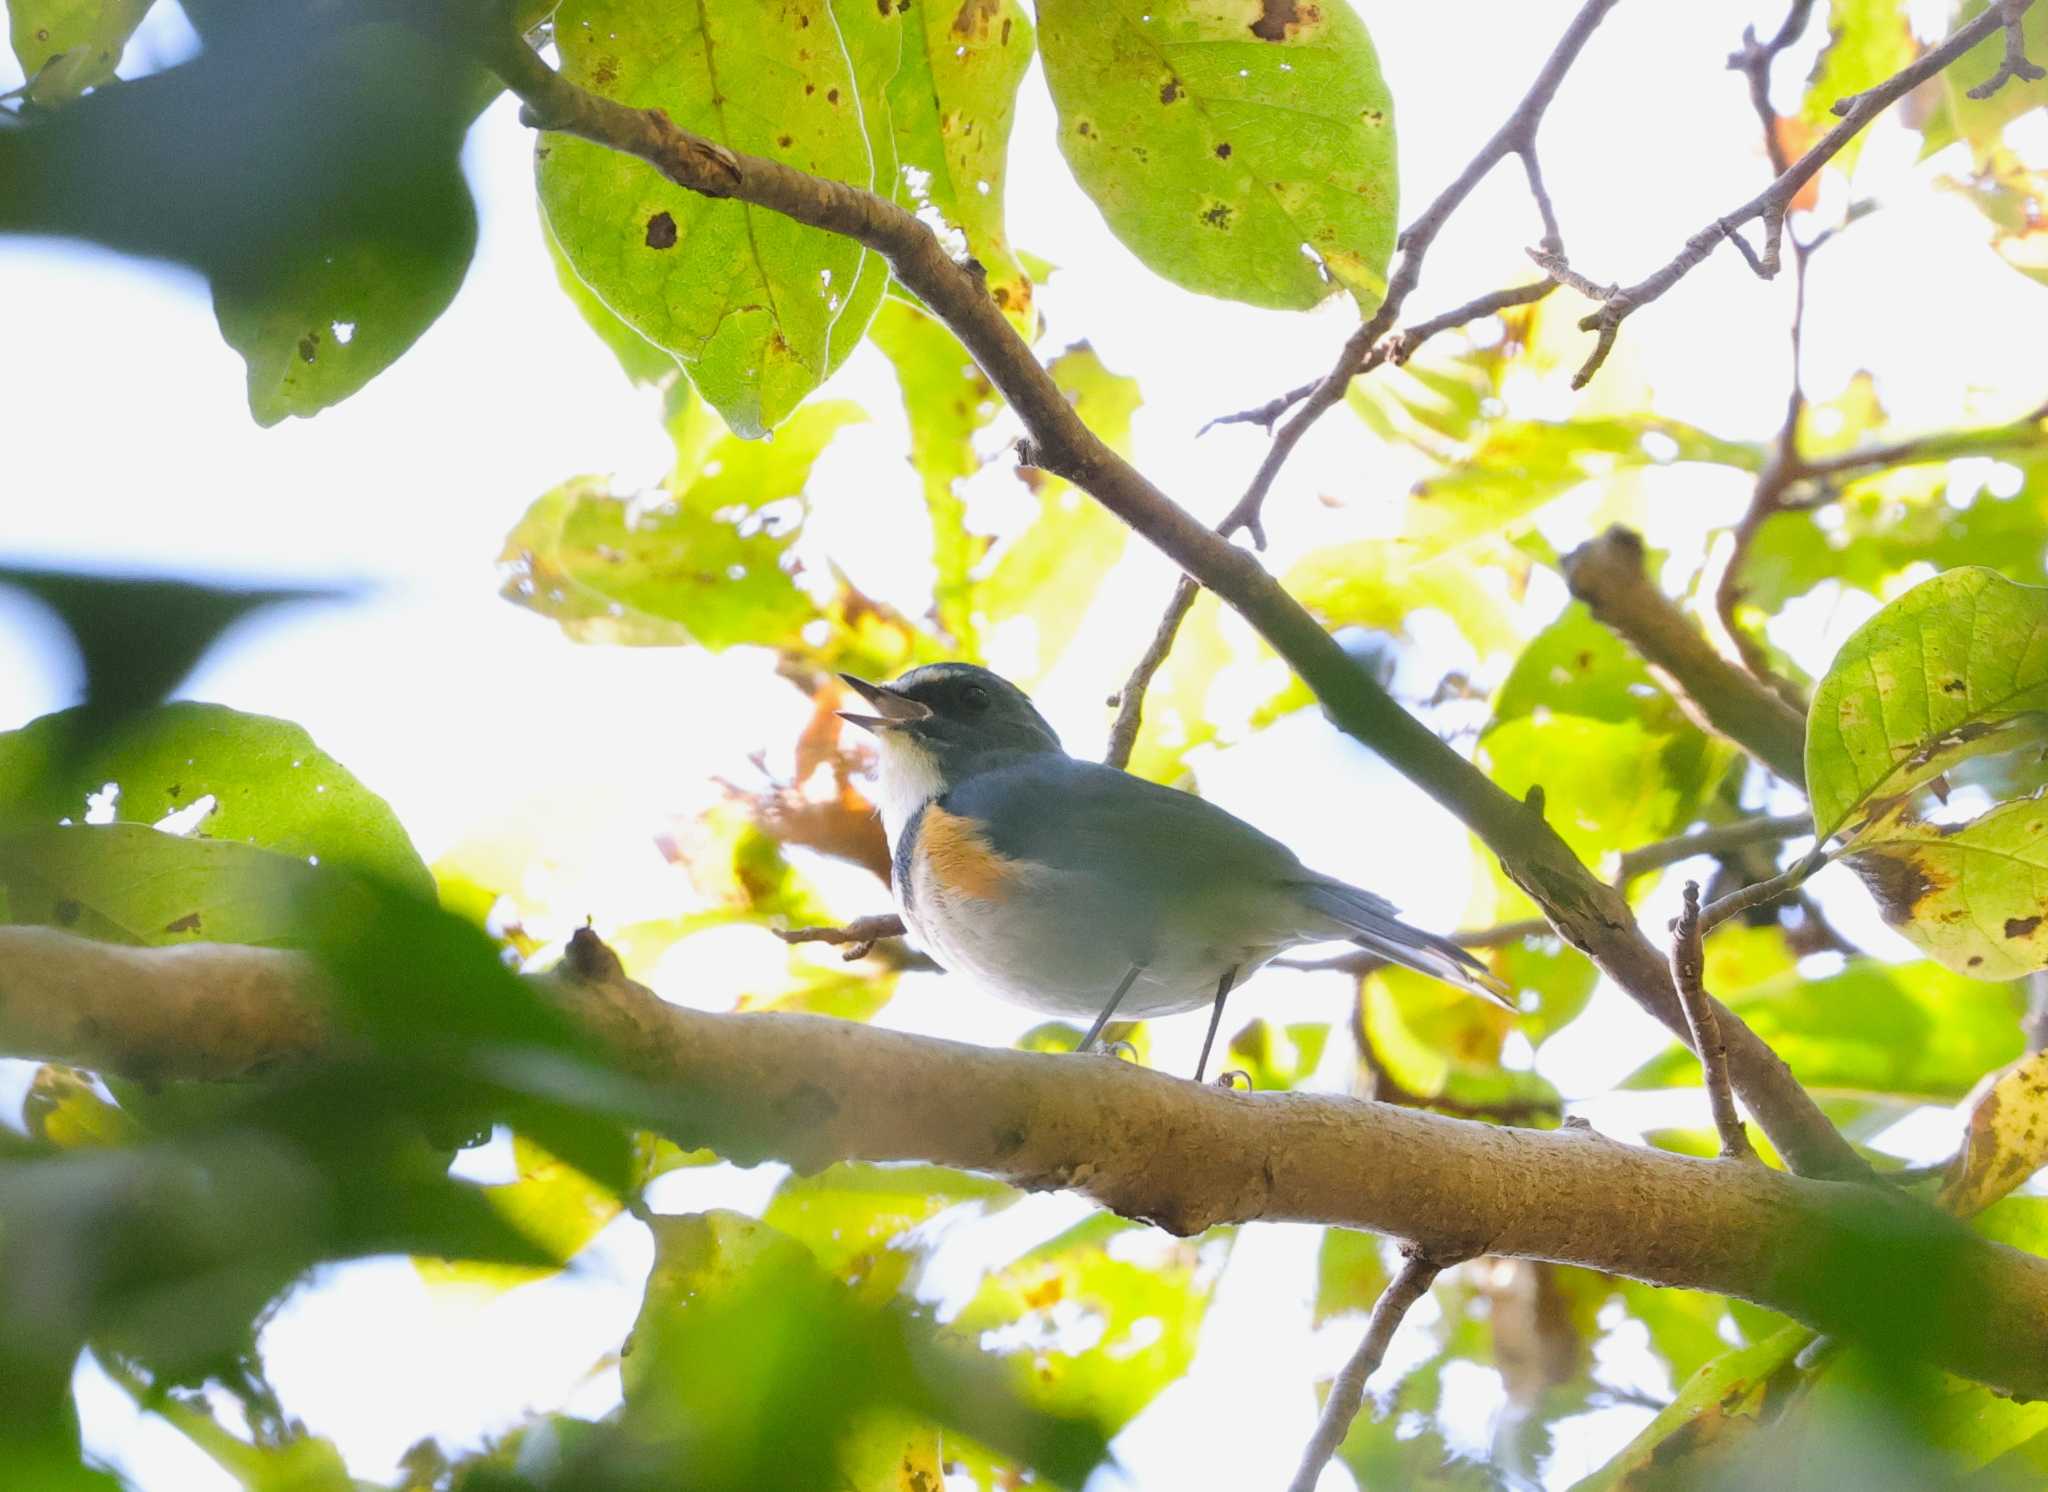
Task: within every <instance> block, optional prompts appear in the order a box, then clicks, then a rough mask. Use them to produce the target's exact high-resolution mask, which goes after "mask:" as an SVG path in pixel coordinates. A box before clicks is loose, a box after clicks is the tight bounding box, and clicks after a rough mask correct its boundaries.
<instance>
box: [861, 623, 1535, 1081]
mask: <svg viewBox="0 0 2048 1492" xmlns="http://www.w3.org/2000/svg"><path fill="white" fill-rule="evenodd" d="M841 677H843V678H844V679H845V680H846V682H847V684H848V685H849V686H851V687H852V688H853V689H854V690H856V691H857V692H858V693H859V694H860V695H861V697H862V698H864V699H865V700H866V701H867V702H868V705H869V707H870V708H871V709H872V710H873V711H874V713H873V714H856V713H853V712H841V713H842V716H843V718H845V719H846V720H848V721H851V722H852V723H853V724H855V725H859V726H863V727H865V728H866V729H868V730H870V731H872V732H873V733H874V735H875V738H876V741H877V742H878V743H879V749H880V757H881V769H880V782H879V788H878V792H877V795H876V797H877V803H878V806H879V807H880V810H881V815H882V826H883V829H884V830H885V832H886V833H887V835H888V838H889V849H890V854H891V856H892V860H893V865H894V875H893V880H894V884H895V894H896V904H897V906H898V908H899V909H900V910H901V912H902V914H903V921H904V923H905V925H906V926H907V927H908V928H909V929H910V931H911V933H912V934H913V935H914V936H915V937H916V938H917V940H918V942H919V943H920V944H921V945H922V946H923V947H924V948H925V949H926V950H927V951H928V952H929V953H930V954H931V955H932V956H933V957H934V958H935V959H937V960H938V962H939V963H940V964H942V965H944V966H945V967H946V968H948V969H955V970H963V971H965V972H967V973H969V974H972V975H974V976H975V977H976V978H978V979H979V980H980V981H981V982H982V983H984V984H986V985H988V986H989V988H990V989H992V990H994V991H995V992H997V993H998V994H1001V995H1003V996H1005V997H1007V998H1009V999H1011V1000H1013V1001H1015V1002H1016V1003H1018V1004H1020V1005H1025V1006H1028V1007H1030V1008H1031V1009H1034V1010H1041V1011H1046V1012H1049V1013H1051V1014H1054V1015H1058V1016H1064V1017H1069V1018H1073V1017H1080V1018H1092V1020H1093V1021H1094V1024H1093V1025H1092V1026H1091V1027H1090V1028H1089V1031H1088V1034H1087V1036H1086V1037H1085V1038H1084V1040H1083V1041H1082V1048H1083V1049H1084V1050H1085V1049H1087V1048H1088V1047H1089V1046H1092V1045H1093V1044H1094V1041H1095V1038H1096V1037H1097V1036H1099V1035H1100V1034H1101V1032H1102V1028H1103V1027H1104V1026H1105V1025H1107V1024H1108V1022H1109V1020H1110V1018H1111V1017H1112V1016H1114V1015H1115V1014H1116V1013H1117V1012H1118V1011H1120V1010H1121V1011H1123V1012H1124V1013H1125V1015H1126V1016H1129V1017H1143V1016H1158V1015H1172V1014H1176V1013H1178V1012H1180V1011H1184V1010H1193V1009H1195V1008H1196V1007H1198V1006H1200V1005H1202V1004H1204V1003H1209V1004H1210V1006H1211V1011H1210V1016H1209V1033H1208V1036H1207V1038H1206V1039H1205V1040H1204V1041H1203V1043H1202V1056H1201V1061H1200V1063H1199V1064H1198V1065H1197V1067H1196V1069H1195V1077H1196V1080H1197V1081H1200V1079H1201V1076H1202V1073H1203V1071H1204V1069H1206V1068H1207V1066H1208V1060H1209V1049H1210V1047H1211V1046H1212V1045H1213V1044H1214V1043H1215V1040H1216V1028H1217V1026H1218V1024H1219V1023H1220V1022H1221V1020H1222V1018H1223V1002H1224V998H1225V997H1226V996H1227V995H1228V994H1229V993H1230V990H1231V987H1232V986H1233V985H1234V984H1236V983H1238V982H1239V981H1241V980H1243V979H1245V978H1247V977H1249V976H1250V975H1251V974H1252V973H1253V972H1254V971H1256V970H1257V969H1258V968H1260V967H1261V966H1262V965H1263V964H1265V963H1266V962H1267V961H1268V960H1269V959H1271V958H1273V957H1274V956H1276V955H1277V954H1279V953H1281V952H1283V951H1284V950H1286V949H1288V948H1291V947H1293V946H1295V945H1297V944H1300V943H1317V942H1328V941H1331V940H1335V939H1348V940H1349V941H1351V942H1354V943H1357V944H1358V945H1360V946H1361V947H1363V948H1367V949H1370V950H1371V951H1372V952H1374V953H1376V954H1378V955H1379V956H1380V957H1382V958H1385V959H1387V960H1388V961H1389V962H1391V963H1397V964H1401V965H1404V966H1406V967H1407V968H1410V969H1415V970H1418V971H1419V972H1421V973H1424V974H1428V975H1431V976H1433V977H1435V978H1437V979H1441V980H1443V981H1444V982H1445V983H1446V984H1450V985H1454V986H1456V987H1457V988H1459V989H1461V990H1466V991H1469V992H1470V993H1472V994H1475V995H1482V996H1484V997H1486V998H1487V999H1490V1000H1494V1001H1497V1002H1498V1003H1500V1004H1502V1005H1507V1004H1508V1002H1507V1000H1506V999H1505V998H1503V996H1504V994H1505V989H1506V987H1505V986H1504V985H1502V984H1501V983H1500V981H1499V980H1497V979H1495V978H1494V977H1493V976H1492V975H1491V974H1490V973H1489V972H1488V971H1487V970H1486V968H1485V966H1484V965H1482V964H1480V963H1479V962H1478V960H1476V959H1474V958H1473V957H1472V956H1471V955H1470V954H1468V953H1467V952H1465V950H1464V949H1462V948H1460V947H1458V946H1457V944H1455V943H1453V942H1451V941H1450V940H1449V939H1447V938H1441V937H1438V936H1437V935H1436V934H1434V933H1428V932H1423V931H1421V930H1420V929H1419V928H1414V927H1410V926H1409V925H1408V924H1407V923H1405V922H1402V921H1401V920H1400V919H1399V918H1398V917H1397V916H1396V915H1395V909H1394V907H1393V905H1392V904H1391V903H1389V902H1388V901H1386V900H1385V899H1384V898H1383V897H1379V896H1375V895H1374V894H1373V893H1372V892H1370V891H1362V890H1360V889H1359V888H1358V887H1356V886H1352V885H1348V884H1346V883H1345V882H1343V881H1340V880H1338V879H1336V878H1335V877H1333V876H1326V875H1318V874H1317V873H1316V872H1315V871H1312V870H1310V869H1309V868H1308V867H1307V866H1305V865H1303V864H1302V863H1301V861H1300V860H1298V859H1297V858H1296V857H1295V855H1294V852H1293V851H1292V850H1290V849H1288V848H1287V846H1285V845H1284V844H1281V843H1280V842H1279V841H1278V840H1276V839H1274V838H1272V837H1271V836H1269V835H1266V834H1262V833H1260V832H1259V831H1258V830H1257V829H1254V828H1253V827H1252V826H1251V825H1250V824H1247V823H1246V822H1244V820H1242V819H1240V818H1237V817H1236V816H1235V815H1233V814H1230V813H1227V812H1225V811H1224V810H1223V809H1221V808H1218V807H1216V805H1215V804H1213V803H1207V802H1204V801H1203V800H1202V799H1200V798H1197V797H1195V796H1193V795H1192V794H1189V793H1182V792H1176V791H1174V790H1173V789H1171V788H1166V787H1161V786H1159V785H1158V784H1157V783H1152V782H1147V781H1145V780H1144V779H1143V778H1141V777H1133V776H1132V775H1131V774H1130V773H1128V772H1122V771H1119V770H1117V769H1116V768H1114V767H1108V766H1104V765H1102V764H1101V763H1099V762H1092V761H1081V760H1077V759H1076V758H1074V757H1071V756H1069V755H1067V753H1066V751H1065V750H1064V749H1063V748H1062V747H1061V745H1060V739H1059V736H1058V735H1056V734H1055V733H1054V731H1053V728H1052V727H1051V726H1050V725H1048V724H1047V723H1046V721H1045V717H1044V716H1042V715H1040V714H1039V713H1038V710H1037V709H1036V708H1035V707H1034V706H1033V705H1032V703H1031V700H1030V699H1029V698H1028V697H1027V696H1026V695H1025V694H1024V692H1023V691H1022V690H1021V689H1019V688H1017V687H1016V685H1014V684H1012V683H1010V682H1009V681H1008V680H1006V679H1003V678H1000V677H999V676H997V675H996V674H993V673H990V672H989V671H988V670H987V669H985V668H977V667H975V666H974V665H972V664H967V663H935V664H930V665H927V666H926V667H923V668H916V669H912V670H911V671H910V672H909V673H906V674H904V675H903V677H901V678H900V679H897V680H896V681H895V682H894V683H893V684H888V685H881V684H872V683H869V682H867V681H866V680H864V679H857V678H854V677H853V676H852V675H850V674H847V675H842V676H841ZM1508 1008H1510V1009H1512V1008H1513V1007H1512V1006H1511V1005H1510V1006H1509V1007H1508Z"/></svg>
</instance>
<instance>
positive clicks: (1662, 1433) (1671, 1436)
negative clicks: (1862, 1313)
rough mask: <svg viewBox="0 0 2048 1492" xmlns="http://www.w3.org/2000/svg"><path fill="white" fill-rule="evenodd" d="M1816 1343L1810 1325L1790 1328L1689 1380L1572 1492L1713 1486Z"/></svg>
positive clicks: (1728, 1355)
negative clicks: (1675, 1483) (1677, 1481)
mask: <svg viewBox="0 0 2048 1492" xmlns="http://www.w3.org/2000/svg"><path fill="white" fill-rule="evenodd" d="M1812 1340H1813V1333H1812V1332H1811V1331H1809V1330H1807V1329H1806V1328H1805V1327H1803V1326H1788V1327H1786V1328H1785V1330H1783V1331H1781V1332H1779V1333H1778V1334H1777V1335H1775V1336H1772V1337H1769V1338H1766V1339H1765V1340H1764V1341H1761V1342H1758V1343H1756V1344H1755V1345H1754V1346H1750V1347H1737V1348H1736V1349H1734V1350H1733V1351H1732V1352H1728V1353H1726V1354H1724V1355H1723V1356H1721V1357H1718V1358H1716V1359H1715V1360H1714V1361H1712V1362H1710V1363H1708V1364H1707V1365H1706V1366H1705V1367H1703V1368H1701V1369H1700V1370H1699V1371H1698V1372H1697V1373H1695V1374H1693V1376H1692V1377H1691V1378H1690V1379H1689V1380H1687V1382H1686V1385H1685V1387H1684V1388H1682V1389H1680V1390H1679V1394H1678V1397H1677V1398H1676V1399H1673V1400H1672V1401H1671V1403H1670V1404H1669V1405H1668V1406H1666V1407H1665V1409H1664V1410H1663V1411H1662V1412H1661V1413H1660V1414H1658V1416H1657V1417H1656V1418H1655V1419H1653V1420H1651V1421H1650V1423H1649V1424H1647V1425H1645V1426H1644V1427H1643V1430H1642V1432H1641V1433H1640V1434H1638V1435H1637V1436H1636V1438H1635V1439H1634V1440H1631V1441H1630V1442H1629V1443H1628V1444H1627V1445H1626V1446H1625V1447H1623V1449H1622V1451H1621V1454H1620V1455H1618V1456H1616V1457H1615V1458H1614V1459H1613V1460H1612V1461H1609V1462H1608V1463H1607V1464H1606V1465H1605V1466H1603V1467H1601V1468H1600V1470H1598V1471H1596V1472H1594V1473H1593V1475H1591V1476H1589V1477H1587V1478H1586V1479H1585V1480H1584V1481H1581V1482H1578V1483H1576V1484H1574V1485H1573V1487H1572V1489H1571V1492H1622V1489H1634V1488H1641V1489H1645V1492H1647V1489H1648V1488H1651V1487H1656V1486H1666V1485H1670V1482H1669V1478H1670V1477H1672V1476H1674V1475H1677V1476H1682V1477H1684V1478H1685V1485H1689V1486H1691V1485H1702V1486H1711V1485H1713V1482H1712V1481H1711V1478H1712V1476H1713V1474H1714V1468H1715V1467H1717V1466H1720V1467H1725V1465H1726V1458H1728V1457H1730V1456H1732V1455H1733V1454H1735V1453H1736V1452H1737V1451H1739V1449H1740V1447H1741V1446H1742V1444H1743V1442H1744V1441H1745V1440H1746V1439H1747V1438H1748V1437H1749V1436H1750V1434H1751V1433H1753V1432H1754V1431H1755V1430H1756V1429H1757V1428H1758V1426H1759V1424H1760V1423H1761V1422H1762V1420H1763V1416H1764V1413H1765V1409H1766V1400H1767V1398H1768V1396H1769V1394H1770V1391H1771V1387H1772V1384H1773V1383H1774V1382H1780V1381H1783V1380H1785V1379H1786V1378H1788V1377H1789V1376H1790V1375H1791V1374H1792V1373H1793V1371H1794V1369H1793V1367H1792V1360H1793V1359H1794V1358H1795V1357H1797V1356H1798V1355H1799V1352H1800V1349H1802V1348H1803V1347H1805V1345H1806V1344H1807V1343H1808V1342H1810V1341H1812Z"/></svg>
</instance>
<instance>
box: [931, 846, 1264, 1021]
mask: <svg viewBox="0 0 2048 1492" xmlns="http://www.w3.org/2000/svg"><path fill="white" fill-rule="evenodd" d="M915 889H916V893H917V894H916V895H915V896H912V897H905V898H904V899H903V918H904V921H905V923H906V924H907V925H908V926H909V928H910V930H911V932H912V933H914V934H915V935H916V936H917V940H918V941H919V942H920V943H921V944H923V945H924V947H925V948H926V950H927V951H929V952H930V953H931V955H932V956H933V957H934V958H936V959H937V960H938V961H939V962H940V963H941V964H943V965H944V966H945V967H946V968H947V969H948V970H951V971H953V972H955V973H961V974H966V975H968V976H969V977H970V978H972V979H974V980H975V981H976V982H977V983H979V984H982V985H984V986H986V987H987V988H988V989H989V990H990V991H991V992H992V993H994V994H997V995H1000V996H1002V997H1003V998H1004V999H1006V1000H1009V1001H1010V1002H1012V1003H1013V1004H1017V1005H1022V1006H1025V1007H1026V1008H1028V1009H1031V1010H1038V1011H1043V1012H1045V1013H1046V1014H1048V1015H1056V1016H1063V1017H1069V1018H1078V1019H1080V1020H1082V1021H1092V1020H1093V1019H1094V1018H1095V1017H1096V1016H1097V1015H1099V1014H1100V1013H1101V1011H1102V1007H1103V1006H1104V1005H1106V1004H1108V1003H1109V997H1110V996H1111V995H1113V994H1115V993H1116V987H1117V985H1118V984H1120V983H1122V981H1123V979H1124V976H1125V975H1127V974H1128V973H1130V970H1131V964H1132V962H1133V958H1132V954H1131V952H1130V948H1131V940H1130V938H1129V937H1128V936H1126V935H1128V934H1131V933H1133V932H1135V931H1136V930H1133V929H1128V928H1122V929H1119V928H1117V927H1115V926H1113V925H1106V924H1105V923H1104V922H1103V921H1100V920H1097V919H1093V918H1090V917H1088V916H1086V915H1078V914H1076V912H1075V909H1073V908H1071V907H1066V908H1062V907H1061V900H1062V899H1061V898H1058V897H1049V898H1046V899H1045V900H1044V902H1042V903H1041V902H1039V900H1038V899H1037V898H1035V897H1033V896H1031V895H1029V894H1028V893H1027V894H1025V895H1023V896H1020V897H1017V898H1014V899H1012V900H1010V901H1008V902H1005V903H1002V904H996V903H991V902H987V901H981V900H977V899H975V898H972V897H965V896H960V895H957V894H948V893H947V892H946V891H944V890H943V889H941V888H939V887H937V886H935V885H933V884H932V878H930V877H927V876H919V877H918V885H917V887H916V888H915ZM1278 952H1280V948H1279V947H1278V946H1263V947H1258V948H1251V947H1232V948H1217V947H1213V946H1205V945H1204V944H1203V942H1202V941H1201V940H1199V939H1185V940H1166V941H1165V942H1164V943H1163V944H1161V943H1159V942H1157V941H1155V943H1154V946H1153V948H1152V949H1151V953H1150V957H1149V958H1148V959H1147V960H1146V963H1145V967H1144V969H1143V971H1142V972H1141V973H1140V974H1139V975H1138V978H1137V980H1136V981H1135V982H1134V983H1133V984H1132V985H1131V988H1130V990H1129V992H1128V993H1127V994H1125V996H1124V998H1123V1001H1122V1003H1121V1004H1119V1005H1118V1007H1117V1014H1118V1015H1119V1016H1122V1017H1128V1018H1132V1019H1136V1018H1139V1017H1144V1016H1155V1015H1173V1014H1176V1013H1178V1012H1180V1011H1183V1010H1193V1009H1196V1008H1197V1007H1200V1006H1206V1005H1207V1004H1209V1002H1210V1001H1211V1000H1213V999H1214V998H1215V995H1216V986H1217V984H1218V983H1219V982H1220V981H1221V979H1222V978H1223V975H1224V973H1225V972H1226V971H1227V970H1229V969H1232V968H1235V969H1236V970H1237V976H1236V977H1237V980H1238V981H1240V982H1241V981H1243V980H1244V979H1246V978H1248V977H1250V975H1251V974H1252V972H1253V971H1254V970H1255V969H1257V968H1259V967H1260V966H1261V965H1263V964H1264V963H1265V962H1266V961H1267V960H1268V959H1270V958H1272V957H1273V956H1274V955H1275V954H1276V953H1278Z"/></svg>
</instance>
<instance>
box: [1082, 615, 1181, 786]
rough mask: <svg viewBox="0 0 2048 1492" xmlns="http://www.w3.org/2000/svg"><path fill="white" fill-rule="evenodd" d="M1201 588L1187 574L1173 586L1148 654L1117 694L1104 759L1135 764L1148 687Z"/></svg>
mask: <svg viewBox="0 0 2048 1492" xmlns="http://www.w3.org/2000/svg"><path fill="white" fill-rule="evenodd" d="M1199 589H1201V587H1199V586H1197V585H1196V584H1195V582H1194V581H1193V579H1192V578H1190V577H1189V576H1186V575H1183V576H1181V578H1180V579H1179V581H1177V582H1176V583H1175V585H1174V587H1173V599H1172V600H1171V601H1169V602H1168V603H1167V605H1166V614H1165V615H1164V616H1162V617H1160V619H1159V626H1158V628H1157V629H1156V630H1155V631H1154V632H1153V634H1152V641H1151V643H1150V644H1149V645H1148V646H1147V647H1146V649H1145V655H1144V656H1143V657H1142V658H1140V659H1139V660H1138V664H1137V667H1135V668H1133V669H1132V670H1131V676H1130V678H1128V679H1127V680H1125V681H1124V687H1123V688H1122V690H1120V691H1119V692H1118V694H1117V698H1116V720H1115V721H1114V722H1113V723H1112V724H1111V725H1110V727H1109V749H1108V750H1107V751H1105V752H1104V753H1103V754H1102V759H1103V761H1104V762H1106V763H1108V764H1109V765H1110V766H1112V767H1115V768H1117V769H1119V770H1121V769H1123V768H1124V767H1127V766H1129V765H1130V764H1131V752H1132V750H1133V749H1135V748H1136V746H1137V744H1138V729H1139V727H1140V726H1142V725H1143V724H1144V723H1145V691H1146V690H1147V689H1150V688H1151V687H1152V676H1153V675H1154V674H1156V673H1158V672H1159V668H1160V665H1161V664H1163V663H1165V662H1166V659H1167V655H1168V654H1170V653H1171V652H1172V651H1173V639H1174V637H1175V635H1176V634H1177V633H1179V631H1180V624H1181V623H1182V622H1184V621H1186V620H1187V615H1188V612H1189V610H1190V609H1191V608H1192V607H1193V606H1194V604H1195V592H1196V591H1197V590H1199Z"/></svg>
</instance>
